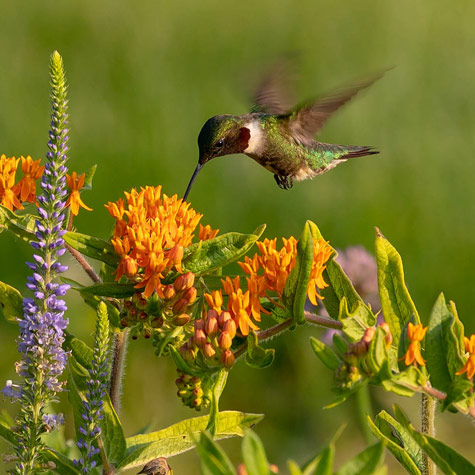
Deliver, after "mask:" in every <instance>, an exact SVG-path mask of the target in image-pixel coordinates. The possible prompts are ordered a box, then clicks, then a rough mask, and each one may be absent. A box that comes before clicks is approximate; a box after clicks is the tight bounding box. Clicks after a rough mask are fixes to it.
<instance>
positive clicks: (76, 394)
mask: <svg viewBox="0 0 475 475" xmlns="http://www.w3.org/2000/svg"><path fill="white" fill-rule="evenodd" d="M69 369H70V375H71V376H70V378H69V379H68V398H69V401H70V403H71V406H72V407H73V414H74V421H75V425H76V433H79V432H78V429H79V427H80V426H81V424H82V423H83V419H82V413H83V412H84V404H83V400H85V399H86V396H85V393H86V391H87V386H86V380H87V379H88V378H89V372H88V371H87V370H86V369H85V368H84V367H82V365H80V364H79V363H78V362H77V361H76V359H75V358H74V357H73V358H70V360H69ZM103 402H104V405H103V414H104V418H103V419H102V421H101V430H102V434H101V439H102V443H103V445H104V450H105V453H106V455H107V459H108V460H109V461H110V462H112V463H117V462H119V461H120V460H121V459H122V458H123V456H124V454H125V448H126V443H125V438H124V433H123V430H122V426H121V423H120V420H119V417H118V416H117V413H116V412H115V409H114V407H113V406H112V403H111V400H110V398H109V395H108V394H106V395H105V397H104V399H103Z"/></svg>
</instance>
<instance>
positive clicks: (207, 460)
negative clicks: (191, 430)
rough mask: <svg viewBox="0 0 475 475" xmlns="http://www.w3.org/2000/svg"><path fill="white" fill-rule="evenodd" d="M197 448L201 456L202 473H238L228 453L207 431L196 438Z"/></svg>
mask: <svg viewBox="0 0 475 475" xmlns="http://www.w3.org/2000/svg"><path fill="white" fill-rule="evenodd" d="M196 450H197V452H198V454H199V456H200V462H201V473H202V474H203V475H217V474H220V475H235V474H236V471H235V470H234V467H233V465H232V463H231V461H230V460H229V458H228V456H227V455H226V453H225V452H224V451H223V450H222V449H221V447H219V445H218V444H216V442H214V440H213V438H212V437H211V436H210V435H209V434H208V433H207V432H202V433H201V437H200V439H199V440H196Z"/></svg>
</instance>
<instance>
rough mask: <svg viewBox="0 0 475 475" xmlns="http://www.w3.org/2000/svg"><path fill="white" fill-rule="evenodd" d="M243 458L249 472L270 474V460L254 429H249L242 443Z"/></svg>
mask: <svg viewBox="0 0 475 475" xmlns="http://www.w3.org/2000/svg"><path fill="white" fill-rule="evenodd" d="M241 450H242V458H243V460H244V465H245V466H246V469H247V473H252V474H255V475H269V473H270V471H269V462H268V461H267V455H266V451H265V449H264V446H263V444H262V442H261V439H260V438H259V437H258V436H257V434H256V433H255V432H253V431H252V430H247V431H246V434H245V435H244V439H243V441H242V445H241Z"/></svg>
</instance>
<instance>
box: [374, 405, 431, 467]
mask: <svg viewBox="0 0 475 475" xmlns="http://www.w3.org/2000/svg"><path fill="white" fill-rule="evenodd" d="M375 421H376V424H375V423H374V422H373V421H372V420H371V418H370V417H369V416H368V424H369V427H370V429H371V432H372V433H373V434H374V436H375V437H376V438H378V439H379V440H380V441H381V442H383V443H384V445H385V446H386V447H387V449H388V450H389V451H390V452H391V453H392V454H393V455H394V457H396V459H397V460H398V462H399V463H400V464H401V465H402V466H403V467H404V468H405V469H406V470H407V471H408V473H410V474H412V475H420V474H421V468H422V454H421V451H420V449H419V447H418V446H417V444H416V443H415V441H414V440H413V439H412V437H411V436H410V435H409V433H408V432H407V431H406V430H405V429H404V428H403V427H402V426H401V424H399V423H398V422H397V421H396V420H394V419H393V418H392V417H391V416H390V415H389V414H388V413H387V412H386V411H381V412H380V413H379V414H378V415H377V416H376V418H375Z"/></svg>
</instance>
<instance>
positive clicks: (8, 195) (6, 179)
mask: <svg viewBox="0 0 475 475" xmlns="http://www.w3.org/2000/svg"><path fill="white" fill-rule="evenodd" d="M19 161H20V159H19V158H15V157H10V158H7V157H6V156H5V155H4V154H3V155H1V156H0V200H1V201H0V202H1V203H2V205H3V206H5V207H6V208H8V209H9V210H10V211H14V210H15V209H23V206H22V204H21V202H20V200H19V199H18V197H17V194H16V193H15V191H16V187H15V176H16V171H17V168H18V162H19Z"/></svg>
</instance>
